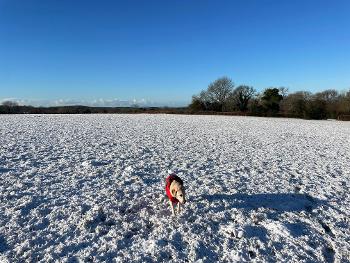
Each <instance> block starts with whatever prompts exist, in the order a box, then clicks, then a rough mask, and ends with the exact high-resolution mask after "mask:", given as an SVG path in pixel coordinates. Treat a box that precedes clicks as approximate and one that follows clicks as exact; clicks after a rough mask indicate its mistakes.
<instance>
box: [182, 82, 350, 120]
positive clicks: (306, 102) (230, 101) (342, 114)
mask: <svg viewBox="0 0 350 263" xmlns="http://www.w3.org/2000/svg"><path fill="white" fill-rule="evenodd" d="M189 109H191V110H193V111H197V112H232V113H236V115H252V116H280V117H292V118H305V119H329V118H331V119H336V118H338V119H349V118H350V90H349V91H347V92H342V93H340V92H338V91H337V90H334V89H329V90H325V91H322V92H317V93H314V94H313V93H311V92H309V91H297V92H293V93H288V89H287V88H285V87H278V88H277V87H271V88H267V89H265V90H264V91H263V92H261V93H258V92H257V91H256V90H255V89H254V88H253V87H251V86H247V85H240V86H237V87H235V85H234V83H233V81H232V80H231V79H230V78H228V77H221V78H219V79H217V80H215V81H214V82H212V83H210V84H209V86H208V88H207V89H206V90H203V91H201V92H200V93H199V94H198V95H194V96H193V97H192V102H191V104H190V105H189Z"/></svg>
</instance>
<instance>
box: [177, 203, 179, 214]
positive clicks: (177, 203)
mask: <svg viewBox="0 0 350 263" xmlns="http://www.w3.org/2000/svg"><path fill="white" fill-rule="evenodd" d="M177 213H178V214H180V202H178V203H177Z"/></svg>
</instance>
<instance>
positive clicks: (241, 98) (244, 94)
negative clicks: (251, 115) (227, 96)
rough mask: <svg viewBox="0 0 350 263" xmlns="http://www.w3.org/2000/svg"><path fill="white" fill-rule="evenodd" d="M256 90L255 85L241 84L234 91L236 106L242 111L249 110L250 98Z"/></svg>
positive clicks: (233, 98)
mask: <svg viewBox="0 0 350 263" xmlns="http://www.w3.org/2000/svg"><path fill="white" fill-rule="evenodd" d="M254 94H255V90H254V89H253V87H249V86H245V85H241V86H238V87H237V88H236V89H235V90H234V91H233V93H232V100H233V103H234V106H235V107H237V108H238V109H239V110H240V111H247V110H248V103H249V100H250V99H251V98H252V97H253V96H254Z"/></svg>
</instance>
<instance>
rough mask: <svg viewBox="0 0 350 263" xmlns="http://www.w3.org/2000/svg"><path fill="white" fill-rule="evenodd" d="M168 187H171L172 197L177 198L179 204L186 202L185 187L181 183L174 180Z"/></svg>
mask: <svg viewBox="0 0 350 263" xmlns="http://www.w3.org/2000/svg"><path fill="white" fill-rule="evenodd" d="M170 189H171V195H172V196H173V197H175V198H176V199H177V200H179V202H180V203H181V204H184V203H186V194H185V189H184V187H183V185H182V184H180V183H179V182H177V181H174V182H172V183H171V186H170Z"/></svg>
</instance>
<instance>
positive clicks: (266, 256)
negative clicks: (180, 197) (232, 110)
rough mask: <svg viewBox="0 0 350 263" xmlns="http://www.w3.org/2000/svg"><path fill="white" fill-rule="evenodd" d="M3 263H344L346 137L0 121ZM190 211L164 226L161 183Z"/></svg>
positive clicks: (188, 122) (294, 130) (226, 121)
mask: <svg viewBox="0 0 350 263" xmlns="http://www.w3.org/2000/svg"><path fill="white" fill-rule="evenodd" d="M0 124H1V125H0V134H1V136H0V179H1V183H0V261H1V262H25V261H28V262H53V261H61V262H105V261H110V262H154V261H159V262H163V261H164V262H167V261H171V262H184V261H190V262H242V261H250V260H255V261H257V262H280V261H283V262H324V261H326V262H333V261H334V262H349V261H350V260H349V258H350V252H349V251H350V238H349V237H350V230H349V229H350V220H349V218H350V212H349V209H348V207H349V206H350V195H349V186H350V179H349V178H350V168H349V167H350V166H349V163H350V123H347V122H327V121H305V120H297V119H272V118H253V117H228V116H177V115H1V116H0ZM170 172H175V173H177V174H178V175H179V176H180V177H181V178H182V179H183V181H184V184H185V187H186V190H187V191H186V193H187V196H188V202H187V203H186V204H185V206H184V207H183V210H182V212H181V213H180V215H179V216H177V217H175V218H174V217H172V216H171V211H170V208H169V205H168V201H167V199H166V196H165V191H164V186H165V178H166V176H167V175H168V174H169V173H170Z"/></svg>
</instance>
